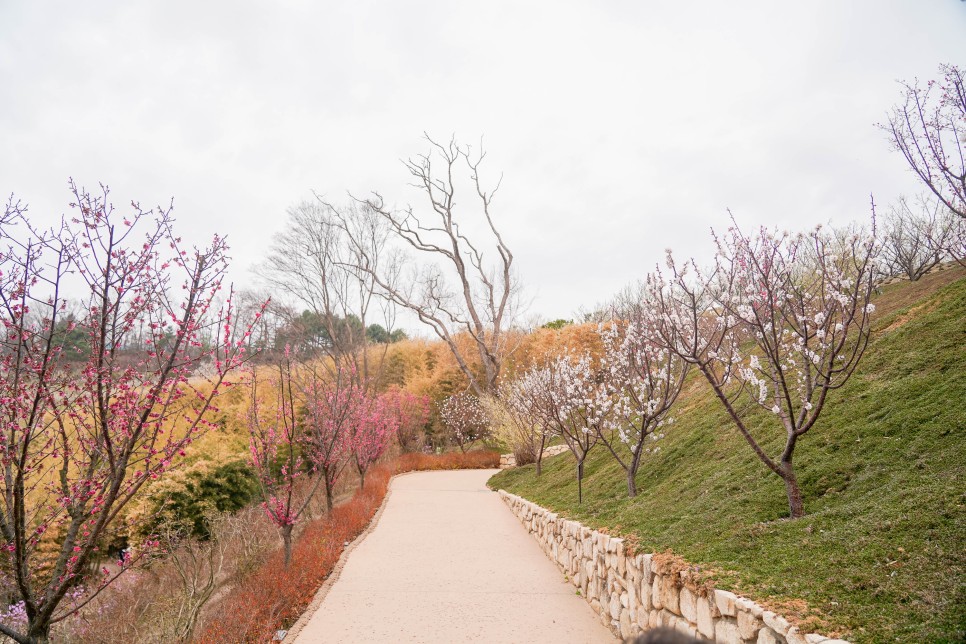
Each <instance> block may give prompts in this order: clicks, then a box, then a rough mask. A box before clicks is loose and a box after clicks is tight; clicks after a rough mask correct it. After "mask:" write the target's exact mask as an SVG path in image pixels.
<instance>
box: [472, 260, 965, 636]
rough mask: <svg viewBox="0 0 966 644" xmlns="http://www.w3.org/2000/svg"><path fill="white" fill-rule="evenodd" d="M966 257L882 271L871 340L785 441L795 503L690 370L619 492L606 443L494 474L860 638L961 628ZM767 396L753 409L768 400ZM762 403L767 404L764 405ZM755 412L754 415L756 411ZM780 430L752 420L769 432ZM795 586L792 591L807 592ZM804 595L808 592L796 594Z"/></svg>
mask: <svg viewBox="0 0 966 644" xmlns="http://www.w3.org/2000/svg"><path fill="white" fill-rule="evenodd" d="M964 276H966V271H964V270H962V269H961V268H955V269H950V270H944V271H941V272H936V273H932V274H930V275H927V276H926V277H924V278H923V279H921V280H920V281H917V282H904V283H900V284H894V285H890V286H887V287H884V289H883V293H882V294H881V295H880V296H879V297H877V298H876V306H877V314H876V318H877V321H876V323H875V328H874V330H873V336H872V342H871V344H870V346H869V349H868V353H867V354H866V356H865V358H864V359H863V362H862V364H861V365H860V366H859V370H858V371H857V373H856V374H855V376H854V377H853V378H852V380H850V381H849V382H848V384H847V385H846V386H845V387H844V388H842V389H841V390H839V391H837V392H833V394H834V395H833V397H832V400H831V402H830V403H829V405H828V406H827V407H826V409H825V413H824V414H823V416H822V418H821V419H820V421H819V425H818V426H817V427H816V428H815V429H814V430H813V432H811V433H810V434H809V435H808V436H807V437H805V440H803V441H802V443H801V444H800V446H799V447H798V451H797V452H796V461H797V464H798V467H799V468H800V474H799V481H800V483H801V486H802V491H803V495H804V499H805V507H806V512H807V514H806V516H805V517H804V518H802V519H798V520H794V521H792V520H789V519H788V518H787V516H788V505H787V502H786V499H785V493H784V489H783V486H782V484H781V481H780V479H779V478H778V477H776V476H775V475H774V474H772V473H771V472H769V471H768V470H767V469H766V468H765V467H764V466H763V465H762V464H761V463H760V462H759V461H758V460H757V458H756V457H755V455H754V454H753V453H752V451H751V450H749V449H748V447H747V445H746V444H745V441H744V439H743V438H742V437H741V436H740V435H739V434H738V432H737V430H736V429H735V428H734V425H733V424H732V423H731V421H730V420H729V418H728V417H727V415H726V413H725V412H724V410H723V409H722V407H721V406H720V405H719V404H718V403H717V401H716V400H714V399H713V394H712V393H711V391H710V389H709V388H708V387H707V386H706V384H705V382H704V380H703V379H700V377H699V375H698V374H695V373H692V374H691V376H690V377H689V380H688V382H687V383H686V385H685V391H684V392H683V393H682V395H681V399H680V400H679V403H678V407H676V408H675V410H674V412H673V413H674V415H675V417H676V424H675V425H674V427H673V428H672V429H671V431H669V432H668V435H667V437H666V438H664V439H663V440H662V441H661V450H660V451H659V452H657V453H655V454H650V455H648V456H647V457H646V458H647V461H646V463H645V464H644V465H643V466H642V468H641V471H640V473H639V475H638V479H637V483H638V488H639V490H640V493H639V495H638V496H637V497H636V498H630V499H629V498H628V496H627V493H626V484H625V476H624V472H623V470H621V469H620V467H619V466H618V464H617V463H616V461H615V460H614V459H613V457H612V456H611V455H610V454H608V453H607V452H606V451H605V450H604V449H602V448H600V449H596V450H595V451H593V452H591V455H590V456H589V457H588V459H587V463H586V465H585V474H584V476H585V478H584V493H583V503H582V504H578V502H577V484H576V481H575V478H574V474H573V467H574V463H573V458H572V457H571V456H570V455H569V454H563V455H561V456H558V457H555V458H553V459H550V460H549V461H545V462H544V467H543V473H542V474H541V475H540V476H539V477H538V476H536V473H535V468H534V467H533V466H527V467H521V468H516V469H512V470H506V471H504V472H501V473H500V474H498V475H496V476H495V477H494V478H493V479H492V480H491V482H490V485H491V487H493V488H502V489H506V490H507V491H509V492H512V493H514V494H518V495H520V496H523V497H525V498H527V499H529V500H531V501H534V502H536V503H539V504H540V505H543V506H544V507H548V508H551V509H553V510H554V511H556V512H560V513H562V514H564V515H566V516H568V517H571V518H574V519H576V520H579V521H581V522H583V523H585V524H588V525H590V526H593V527H596V528H606V529H607V530H609V531H611V532H612V533H613V532H617V533H620V534H623V535H626V536H629V537H630V538H631V539H632V541H633V542H635V543H637V544H638V548H639V549H640V550H643V551H653V552H658V551H664V550H666V549H671V550H673V551H674V552H675V553H677V554H679V555H682V556H684V557H685V558H686V559H688V560H689V561H690V562H692V563H693V564H695V565H698V566H700V567H702V568H703V569H705V570H710V571H712V573H713V576H714V578H715V579H716V583H717V585H718V586H720V587H722V588H728V589H732V590H735V591H738V592H740V593H743V594H746V595H748V596H750V597H752V598H754V599H756V600H758V601H760V602H762V603H765V604H772V605H774V606H775V607H780V608H781V610H782V611H784V613H785V614H790V615H793V616H798V617H799V618H800V620H802V621H804V622H805V623H806V625H807V626H810V627H811V628H812V629H814V630H818V631H820V632H828V633H840V634H843V635H845V636H847V637H848V638H849V639H852V640H853V641H855V642H887V641H889V642H894V641H955V640H957V638H962V637H963V636H964V635H966V583H964V580H966V550H964V548H963V536H964V535H966V279H964ZM764 413H765V412H762V414H764ZM761 419H763V416H762V417H761ZM754 424H755V423H751V424H750V425H751V426H754ZM783 438H784V437H783V436H779V435H777V434H775V435H773V436H765V435H762V436H761V440H762V441H763V443H764V445H765V446H766V447H767V448H772V449H773V448H775V447H776V445H778V444H779V443H778V441H780V440H783ZM803 602H804V603H803ZM806 604H807V605H806Z"/></svg>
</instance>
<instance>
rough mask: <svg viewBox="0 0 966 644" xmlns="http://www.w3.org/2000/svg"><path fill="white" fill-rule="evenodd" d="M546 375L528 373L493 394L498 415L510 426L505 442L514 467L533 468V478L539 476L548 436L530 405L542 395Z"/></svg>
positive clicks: (537, 413) (534, 405)
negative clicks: (532, 464)
mask: <svg viewBox="0 0 966 644" xmlns="http://www.w3.org/2000/svg"><path fill="white" fill-rule="evenodd" d="M548 373H549V372H548V371H547V370H546V369H535V370H531V371H528V372H527V373H525V374H523V375H522V376H520V377H519V378H516V379H514V380H511V381H508V382H504V383H503V384H502V385H500V388H499V389H498V390H497V399H498V402H499V404H500V409H501V412H502V415H503V416H504V418H505V419H506V420H508V421H509V424H510V425H511V427H510V433H509V438H510V442H511V443H512V445H513V451H514V456H515V457H516V462H517V465H524V464H525V463H528V462H532V463H534V464H536V471H537V476H540V471H541V468H542V465H543V450H544V448H545V447H546V445H547V441H548V440H549V439H550V434H549V432H548V431H546V428H545V426H544V424H543V422H544V420H543V418H542V417H541V415H540V413H539V408H538V406H537V405H536V404H534V401H535V400H537V399H538V398H539V397H540V396H541V395H543V393H544V392H545V391H546V388H547V382H546V379H547V375H548ZM521 456H523V458H521ZM527 459H531V460H527Z"/></svg>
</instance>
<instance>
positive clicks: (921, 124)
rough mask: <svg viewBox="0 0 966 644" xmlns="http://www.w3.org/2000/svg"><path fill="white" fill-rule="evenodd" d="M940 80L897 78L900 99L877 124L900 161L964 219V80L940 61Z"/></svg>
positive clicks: (965, 173) (965, 191)
mask: <svg viewBox="0 0 966 644" xmlns="http://www.w3.org/2000/svg"><path fill="white" fill-rule="evenodd" d="M939 71H940V73H941V74H942V80H939V81H932V80H931V81H929V82H927V83H926V86H925V87H921V86H920V85H919V82H918V81H915V82H913V83H912V84H910V83H902V88H903V91H902V93H903V101H902V103H901V104H899V105H896V106H895V107H893V108H892V112H891V113H890V114H889V121H888V123H886V124H884V125H882V126H881V127H882V129H884V130H885V131H886V132H888V133H889V137H890V138H891V139H892V145H893V146H894V147H895V149H896V150H898V151H899V152H901V153H902V156H903V157H904V158H905V159H906V163H908V164H909V167H910V168H911V169H912V171H913V172H915V173H916V175H917V176H918V177H919V178H920V179H921V180H922V182H923V183H924V184H926V187H928V188H929V190H931V191H932V192H933V194H935V195H936V197H938V198H939V200H940V201H941V202H942V203H943V204H944V205H945V206H946V207H947V208H949V209H950V210H951V211H953V212H954V213H956V214H957V215H959V216H960V217H963V218H966V81H964V73H966V72H964V70H963V69H960V68H959V67H957V66H955V65H940V67H939Z"/></svg>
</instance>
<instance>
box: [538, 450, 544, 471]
mask: <svg viewBox="0 0 966 644" xmlns="http://www.w3.org/2000/svg"><path fill="white" fill-rule="evenodd" d="M542 460H543V454H542V453H541V454H540V455H539V456H537V476H540V465H541V461H542Z"/></svg>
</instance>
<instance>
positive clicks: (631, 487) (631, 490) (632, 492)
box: [627, 468, 637, 499]
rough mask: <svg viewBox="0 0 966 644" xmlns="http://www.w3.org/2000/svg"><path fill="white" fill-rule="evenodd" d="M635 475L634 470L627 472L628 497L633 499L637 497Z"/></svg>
mask: <svg viewBox="0 0 966 644" xmlns="http://www.w3.org/2000/svg"><path fill="white" fill-rule="evenodd" d="M634 474H635V472H634V468H630V469H628V470H627V496H628V497H629V498H632V499H633V498H634V497H635V496H637V481H636V480H635V477H634Z"/></svg>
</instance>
